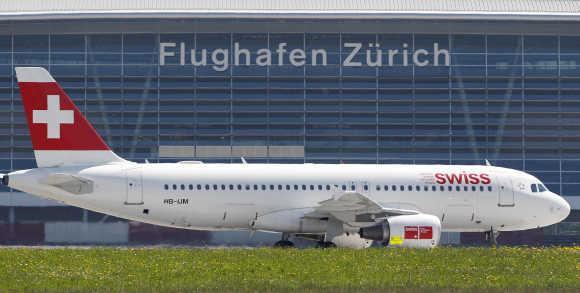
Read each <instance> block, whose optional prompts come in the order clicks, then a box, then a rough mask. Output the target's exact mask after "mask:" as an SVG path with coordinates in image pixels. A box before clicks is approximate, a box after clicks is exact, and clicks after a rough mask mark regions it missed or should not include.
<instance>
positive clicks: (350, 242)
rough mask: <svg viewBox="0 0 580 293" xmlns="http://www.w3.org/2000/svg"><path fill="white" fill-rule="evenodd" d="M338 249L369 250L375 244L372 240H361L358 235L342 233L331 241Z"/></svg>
mask: <svg viewBox="0 0 580 293" xmlns="http://www.w3.org/2000/svg"><path fill="white" fill-rule="evenodd" d="M330 241H332V243H334V244H335V245H336V246H337V247H346V248H354V249H363V248H368V247H370V246H371V245H372V244H373V241H372V240H369V239H365V238H361V237H360V235H358V233H342V234H341V235H338V236H335V237H333V238H332V239H330Z"/></svg>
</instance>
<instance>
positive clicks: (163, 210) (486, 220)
mask: <svg viewBox="0 0 580 293" xmlns="http://www.w3.org/2000/svg"><path fill="white" fill-rule="evenodd" d="M55 173H66V174H76V175H78V176H79V177H81V178H86V179H90V180H91V181H93V182H94V186H93V190H92V192H90V193H86V194H70V193H68V192H64V191H63V190H62V189H60V188H57V187H54V186H50V185H46V184H43V183H42V180H43V178H45V177H46V176H47V175H49V174H55ZM481 174H485V175H486V176H482V175H481ZM9 178H10V184H9V186H10V187H12V188H15V189H19V190H22V191H24V192H28V193H31V194H36V195H39V196H43V197H47V198H51V199H55V200H58V201H62V202H65V203H67V204H70V205H74V206H78V207H82V208H86V209H89V210H94V211H98V212H102V213H106V214H110V215H114V216H117V217H122V218H127V219H132V220H137V221H142V222H147V223H152V224H157V225H163V226H170V227H178V228H186V229H206V230H220V229H254V228H255V229H259V230H270V231H277V232H289V233H324V232H325V229H326V227H325V226H324V223H322V222H321V223H314V224H312V225H309V226H303V225H302V224H301V225H300V226H296V225H291V224H288V223H289V222H291V221H293V220H295V219H294V218H292V219H290V218H288V219H284V218H282V219H281V220H280V222H279V223H278V222H275V223H268V224H267V225H266V226H257V227H254V226H252V225H253V224H255V221H256V220H257V219H258V218H260V217H262V216H264V215H268V214H272V213H276V212H281V211H288V213H280V215H286V214H288V217H299V218H300V217H301V216H302V215H303V214H304V213H305V212H307V211H309V209H312V208H313V207H316V206H317V205H318V203H320V202H322V201H324V200H327V199H329V198H332V197H333V196H336V195H339V194H340V193H341V192H344V191H351V190H354V191H357V192H359V193H361V194H364V195H365V196H367V197H369V198H370V199H372V200H374V201H375V202H377V203H379V204H380V205H382V206H383V207H386V208H396V209H404V210H415V211H419V212H421V213H426V214H431V215H435V216H436V217H438V218H439V219H440V220H441V223H442V228H443V231H474V232H475V231H489V230H490V229H494V230H497V231H509V230H525V229H531V228H537V227H543V226H547V225H551V224H553V223H557V222H559V221H561V220H562V219H563V218H565V217H566V216H567V215H568V213H569V205H568V204H567V203H566V201H565V200H563V199H562V198H561V197H560V196H558V195H556V194H554V193H552V192H549V191H544V192H537V191H536V192H533V190H532V189H531V185H532V184H540V181H539V180H538V179H537V178H535V177H533V176H531V175H529V174H526V173H524V172H521V171H516V170H511V169H506V168H500V167H492V166H446V165H349V164H340V165H331V164H202V163H195V162H187V163H174V164H134V163H115V164H108V165H101V166H94V167H66V168H39V169H31V170H23V171H16V172H13V173H11V174H9ZM385 186H386V188H385ZM282 217H284V216H282Z"/></svg>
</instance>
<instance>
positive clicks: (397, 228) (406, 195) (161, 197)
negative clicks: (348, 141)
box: [1, 67, 570, 248]
mask: <svg viewBox="0 0 580 293" xmlns="http://www.w3.org/2000/svg"><path fill="white" fill-rule="evenodd" d="M15 70H16V77H17V80H18V86H19V88H20V93H21V96H22V100H23V105H24V109H25V112H26V118H27V122H28V127H29V131H30V136H31V139H32V146H33V149H34V156H35V158H36V164H37V168H34V169H28V170H19V171H14V172H11V173H9V174H5V175H1V176H2V183H3V184H4V185H6V186H8V187H10V188H12V189H16V190H20V191H23V192H26V193H29V194H33V195H36V196H39V197H43V198H48V199H52V200H56V201H59V202H63V203H65V204H68V205H72V206H76V207H80V208H83V209H87V210H91V211H96V212H100V213H104V214H108V215H112V216H116V217H120V218H124V219H128V220H133V221H140V222H145V223H150V224H155V225H160V226H167V227H175V228H182V229H195V230H214V231H215V230H249V231H250V233H253V232H254V231H267V232H278V233H281V240H280V241H278V242H276V244H275V245H274V246H276V247H293V246H294V243H293V241H292V240H294V239H295V238H306V239H311V240H315V241H317V246H318V247H323V248H325V247H336V246H338V247H351V248H366V247H369V246H371V245H372V244H373V242H376V243H379V244H383V245H385V246H392V247H415V248H432V247H435V246H437V245H439V242H440V239H441V232H446V231H451V232H484V233H486V235H488V236H489V239H490V242H491V243H496V242H497V236H498V235H499V233H500V232H503V231H517V230H526V229H533V228H539V227H545V226H548V225H552V224H555V223H558V222H560V221H562V220H563V219H565V218H566V217H567V216H568V215H569V213H570V205H569V204H568V203H567V202H566V200H564V199H563V198H562V197H560V196H559V195H557V194H555V193H553V192H551V191H549V190H548V189H547V188H546V186H545V185H544V184H543V183H542V182H541V181H540V180H539V179H538V178H536V177H534V176H532V175H530V174H527V173H525V172H522V171H518V170H513V169H508V168H502V167H496V166H491V165H490V164H485V165H401V164H398V165H396V164H311V163H305V164H252V163H247V162H246V161H245V160H243V161H242V162H241V163H239V164H238V163H236V164H217V163H216V164H214V163H203V162H200V161H182V162H177V163H135V162H130V161H127V160H125V159H123V158H121V157H119V156H117V155H116V154H115V153H114V152H113V151H111V149H110V148H109V146H108V145H107V144H106V143H105V142H104V141H103V139H102V138H101V137H100V136H99V134H98V132H97V131H96V130H95V129H94V128H93V127H92V126H91V124H90V123H89V122H88V121H87V119H86V118H85V116H84V115H83V114H82V112H80V111H79V109H78V108H77V107H76V106H75V105H74V103H73V101H72V100H71V98H70V97H69V96H68V95H67V94H66V93H65V92H64V91H63V89H62V88H61V87H60V86H59V84H58V83H57V82H56V81H55V80H54V78H53V77H52V76H51V75H50V73H49V72H48V71H47V70H45V69H44V68H42V67H16V68H15Z"/></svg>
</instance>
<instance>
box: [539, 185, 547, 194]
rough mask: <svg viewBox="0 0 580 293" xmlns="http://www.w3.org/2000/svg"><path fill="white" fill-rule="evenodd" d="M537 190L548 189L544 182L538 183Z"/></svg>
mask: <svg viewBox="0 0 580 293" xmlns="http://www.w3.org/2000/svg"><path fill="white" fill-rule="evenodd" d="M538 191H539V192H544V191H548V189H547V188H546V186H544V184H538Z"/></svg>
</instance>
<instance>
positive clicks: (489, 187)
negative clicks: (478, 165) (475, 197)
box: [481, 186, 493, 191]
mask: <svg viewBox="0 0 580 293" xmlns="http://www.w3.org/2000/svg"><path fill="white" fill-rule="evenodd" d="M481 188H483V186H482V187H481ZM492 189H493V188H492V187H491V186H488V187H487V191H491V190H492ZM482 191H483V190H482Z"/></svg>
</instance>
